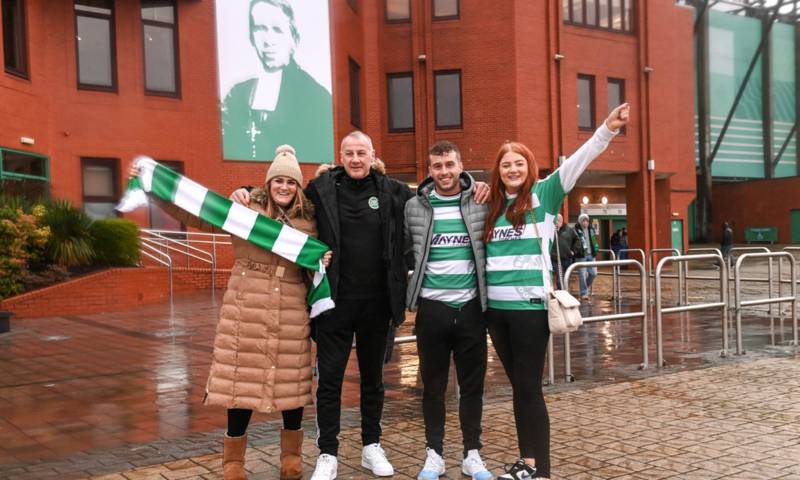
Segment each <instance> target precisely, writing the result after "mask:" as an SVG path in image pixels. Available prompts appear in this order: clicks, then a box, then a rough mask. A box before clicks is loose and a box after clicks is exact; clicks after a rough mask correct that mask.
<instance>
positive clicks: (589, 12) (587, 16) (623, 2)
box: [562, 0, 636, 32]
mask: <svg viewBox="0 0 800 480" xmlns="http://www.w3.org/2000/svg"><path fill="white" fill-rule="evenodd" d="M562 1H563V2H564V3H563V6H564V21H565V22H567V23H571V24H575V25H582V26H586V27H597V28H604V29H610V30H618V31H622V32H632V31H633V2H634V1H636V0H562Z"/></svg>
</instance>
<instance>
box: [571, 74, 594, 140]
mask: <svg viewBox="0 0 800 480" xmlns="http://www.w3.org/2000/svg"><path fill="white" fill-rule="evenodd" d="M580 80H588V81H589V104H590V109H591V110H590V115H591V126H588V127H585V126H581V114H580V103H578V105H579V109H578V118H577V122H576V123H577V125H578V130H579V131H581V132H593V131H595V130H596V129H597V84H596V82H595V76H594V75H589V74H585V73H579V74H578V76H577V80H576V82H575V93H576V95H577V97H578V102H580V94H579V92H578V85H579V84H580Z"/></svg>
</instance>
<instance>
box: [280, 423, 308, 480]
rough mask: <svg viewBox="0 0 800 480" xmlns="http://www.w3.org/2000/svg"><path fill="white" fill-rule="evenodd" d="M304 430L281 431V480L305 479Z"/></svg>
mask: <svg viewBox="0 0 800 480" xmlns="http://www.w3.org/2000/svg"><path fill="white" fill-rule="evenodd" d="M302 454H303V430H284V429H281V480H299V479H301V478H303V462H302V461H301V460H300V456H301V455H302Z"/></svg>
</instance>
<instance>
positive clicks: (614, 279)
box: [565, 248, 622, 302]
mask: <svg viewBox="0 0 800 480" xmlns="http://www.w3.org/2000/svg"><path fill="white" fill-rule="evenodd" d="M597 253H608V254H610V256H611V260H612V261H614V260H616V259H617V255H616V254H615V253H614V250H609V249H605V248H601V249H600V250H598V251H597ZM597 275H609V273H607V272H601V271H600V270H598V271H597ZM610 275H611V300H616V301H617V302H620V301H622V292H621V291H620V289H621V287H620V283H619V267H617V266H613V267H611V273H610ZM565 278H566V277H565ZM565 283H566V282H565ZM592 287H594V284H593V285H592Z"/></svg>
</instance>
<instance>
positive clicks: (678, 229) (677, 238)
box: [672, 220, 683, 252]
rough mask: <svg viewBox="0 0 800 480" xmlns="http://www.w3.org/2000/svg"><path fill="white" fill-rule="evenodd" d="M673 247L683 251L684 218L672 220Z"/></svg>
mask: <svg viewBox="0 0 800 480" xmlns="http://www.w3.org/2000/svg"><path fill="white" fill-rule="evenodd" d="M672 248H677V249H678V251H679V252H683V220H673V221H672Z"/></svg>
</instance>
